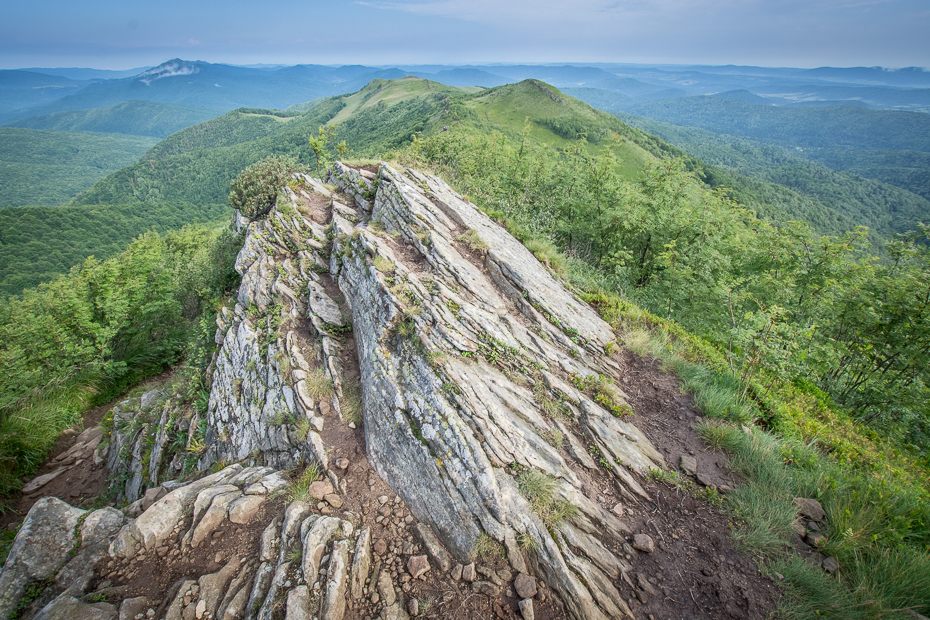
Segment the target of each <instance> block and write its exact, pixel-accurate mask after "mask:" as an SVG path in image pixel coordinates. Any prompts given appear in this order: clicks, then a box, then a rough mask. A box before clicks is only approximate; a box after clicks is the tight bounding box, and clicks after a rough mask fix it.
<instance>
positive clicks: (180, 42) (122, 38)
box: [0, 0, 930, 69]
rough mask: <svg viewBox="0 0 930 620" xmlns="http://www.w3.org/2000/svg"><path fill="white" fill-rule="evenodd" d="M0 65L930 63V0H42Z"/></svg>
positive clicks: (6, 18) (20, 17)
mask: <svg viewBox="0 0 930 620" xmlns="http://www.w3.org/2000/svg"><path fill="white" fill-rule="evenodd" d="M2 15H3V19H2V20H0V68H6V69H10V68H17V67H30V66H31V67H36V66H39V67H76V66H83V67H95V68H111V69H127V68H131V67H137V66H141V65H155V64H159V63H161V62H163V61H164V60H167V59H169V58H174V57H180V58H184V59H187V60H206V61H209V62H226V63H233V64H252V63H282V64H296V63H311V64H353V63H358V64H368V65H388V64H395V63H396V64H401V63H408V64H409V63H415V64H431V63H435V64H466V63H490V62H530V63H533V62H536V63H553V62H630V63H636V62H642V63H682V64H693V63H707V64H731V63H732V64H753V65H762V66H792V67H816V66H824V65H831V66H857V65H865V66H874V65H882V66H886V67H903V66H923V67H930V42H928V41H930V35H928V33H930V1H928V0H575V1H574V2H570V1H567V0H560V1H555V0H511V1H507V0H368V1H359V2H336V1H330V0H309V1H308V0H304V1H302V2H295V1H293V0H283V1H279V2H276V3H274V4H267V5H264V6H262V5H261V4H260V3H258V2H255V0H249V1H243V0H224V1H222V2H219V1H211V2H196V1H191V0H186V1H180V0H162V1H159V2H157V3H154V2H149V1H146V0H118V1H117V0H96V1H89V2H74V0H33V1H32V2H29V3H27V2H18V3H12V2H8V3H5V7H4V9H3V12H2Z"/></svg>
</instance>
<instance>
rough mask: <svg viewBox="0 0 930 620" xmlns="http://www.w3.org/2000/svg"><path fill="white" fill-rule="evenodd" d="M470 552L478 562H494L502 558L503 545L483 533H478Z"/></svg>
mask: <svg viewBox="0 0 930 620" xmlns="http://www.w3.org/2000/svg"><path fill="white" fill-rule="evenodd" d="M472 553H473V554H474V555H475V557H476V558H477V560H478V561H479V562H482V563H484V564H494V563H495V562H497V561H499V560H502V559H504V547H503V545H501V544H500V543H499V542H497V541H496V540H494V539H493V538H491V537H490V536H488V535H487V534H485V533H483V532H482V533H481V534H479V535H478V538H476V539H475V542H474V544H473V545H472Z"/></svg>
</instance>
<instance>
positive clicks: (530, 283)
mask: <svg viewBox="0 0 930 620" xmlns="http://www.w3.org/2000/svg"><path fill="white" fill-rule="evenodd" d="M327 181H328V182H329V185H326V186H324V185H323V184H322V183H320V182H319V181H317V180H315V179H312V178H310V177H307V176H304V175H296V176H295V178H294V180H293V182H291V183H289V184H288V186H287V187H285V188H282V191H281V194H280V195H279V199H278V204H277V205H276V206H275V208H274V209H273V210H272V212H271V213H270V214H269V216H268V217H267V218H265V219H262V220H256V221H249V220H247V219H245V218H243V217H241V216H238V215H237V216H236V217H235V218H234V227H235V228H236V229H237V230H238V231H240V232H241V233H242V234H243V236H244V244H243V247H242V250H241V251H240V253H239V256H238V259H237V261H236V269H237V271H239V273H240V274H241V275H242V282H241V286H240V288H239V291H238V294H237V296H236V299H235V300H234V301H233V302H232V303H230V304H229V305H227V307H224V308H223V309H222V310H221V311H220V313H219V314H218V316H217V332H216V338H215V340H216V343H217V353H216V356H215V358H214V363H213V364H212V365H211V368H210V371H209V373H208V375H209V378H210V379H211V380H212V387H211V390H210V394H209V404H208V406H207V409H206V413H204V414H202V415H199V414H195V415H194V417H193V419H187V418H185V417H183V416H179V415H178V411H177V410H176V408H174V406H173V404H172V403H173V400H172V398H170V397H168V396H166V395H165V394H160V393H150V394H146V395H144V396H143V398H142V399H141V400H142V402H141V403H132V402H129V401H127V402H126V403H123V404H121V405H120V407H118V408H117V410H116V411H115V418H119V419H121V420H122V422H121V423H119V424H114V428H113V431H112V432H111V434H110V437H109V438H108V440H107V441H106V442H105V445H102V446H101V447H100V448H97V454H98V456H97V458H99V459H100V460H101V461H102V460H103V459H104V458H107V459H108V462H109V465H110V470H111V471H112V472H114V473H117V474H119V475H117V476H115V477H114V484H115V485H117V486H116V491H117V494H118V495H119V496H120V497H121V498H122V499H124V500H126V501H129V502H133V503H132V504H131V505H130V506H129V507H128V508H127V509H126V510H125V513H126V515H125V516H124V514H123V513H120V512H119V511H115V510H113V509H104V511H108V512H106V514H104V513H103V512H102V511H96V512H92V513H86V514H85V513H83V512H82V511H78V510H77V509H74V508H71V507H69V506H67V505H66V504H64V503H63V502H58V503H57V504H56V503H55V502H56V501H57V500H42V501H41V502H40V503H41V504H42V506H41V507H40V505H39V504H36V506H37V508H34V511H36V512H35V514H33V513H30V517H29V518H30V519H32V521H31V523H34V524H35V526H32V525H30V527H29V528H26V527H24V528H23V532H26V531H27V529H28V531H30V532H31V531H32V530H33V529H35V527H50V528H52V529H53V530H54V529H55V528H58V529H61V532H59V534H57V535H56V536H58V538H61V541H59V542H60V544H59V545H58V547H57V551H56V553H61V551H62V550H66V549H69V548H73V549H74V550H75V553H76V555H75V556H74V558H75V559H74V560H71V562H72V563H74V562H75V561H76V559H77V558H78V557H81V558H83V560H82V562H81V563H80V567H83V568H82V571H83V572H82V573H81V574H82V575H83V577H82V578H81V579H76V578H74V579H72V577H70V576H68V575H71V573H72V572H74V571H73V570H72V571H70V572H69V571H68V570H67V567H68V566H71V564H70V563H69V564H67V565H65V567H64V568H62V566H61V564H60V563H57V562H53V561H50V562H48V566H45V567H42V568H39V569H36V568H35V567H33V566H32V565H31V564H29V562H26V561H25V560H23V559H22V558H24V557H26V556H28V555H29V554H31V553H32V551H31V550H30V548H29V547H28V545H29V543H28V540H27V539H28V536H25V535H23V534H22V532H21V536H24V537H23V539H22V543H21V544H20V538H19V537H18V538H17V545H19V547H16V545H14V553H13V554H12V555H11V561H10V562H8V564H7V566H6V567H5V568H4V571H3V573H2V574H0V594H2V596H3V599H2V604H3V605H7V607H6V608H5V609H7V610H9V609H14V608H16V607H17V606H18V605H19V606H20V607H21V601H22V600H23V597H24V596H25V593H26V591H27V590H28V589H29V587H32V585H34V584H36V583H39V582H42V583H52V582H54V583H55V584H57V585H56V586H55V587H50V588H47V589H46V590H45V591H44V592H43V594H42V595H41V596H40V597H39V598H38V599H36V600H35V601H33V602H32V603H31V605H30V606H29V607H28V608H26V610H25V612H24V613H23V615H22V617H24V618H28V617H37V618H38V617H41V618H45V617H49V618H51V617H87V618H90V617H101V618H113V617H117V616H119V617H120V618H123V617H127V618H128V617H157V618H159V619H160V618H172V619H174V618H185V619H188V617H189V616H190V617H195V618H197V619H198V620H200V619H202V618H204V617H209V618H230V619H232V618H249V619H251V618H272V617H274V618H284V617H286V618H288V619H291V618H310V617H315V618H324V619H327V620H329V619H335V620H342V618H344V617H345V618H356V617H357V618H359V619H361V618H374V617H380V618H382V619H384V620H387V619H388V618H402V617H405V616H406V615H407V614H408V612H409V613H411V614H413V615H417V613H419V607H418V605H419V604H420V603H419V599H418V598H416V596H415V594H416V592H417V591H418V590H417V588H419V587H421V586H420V585H419V584H421V583H424V582H425V581H427V580H437V579H438V580H445V581H444V582H443V583H446V584H453V585H452V586H448V588H451V589H449V590H448V591H449V592H451V591H452V590H455V591H458V590H460V589H461V588H462V587H464V588H466V589H467V590H470V591H472V592H474V593H477V594H480V595H483V596H485V597H489V599H490V601H491V602H492V603H493V608H494V609H495V611H497V610H498V609H500V611H499V614H498V615H500V614H504V613H505V612H504V609H505V608H506V601H508V600H510V601H512V603H511V607H510V609H511V612H510V613H511V614H512V613H514V612H513V611H512V610H515V609H519V613H520V614H521V615H522V616H523V617H524V618H533V617H535V614H536V613H540V612H541V613H542V616H541V617H563V616H568V617H572V618H577V619H581V618H593V619H597V618H620V617H631V618H632V617H634V615H633V612H632V611H631V608H630V605H629V604H628V603H627V601H628V600H630V599H625V598H624V597H623V596H621V593H620V590H619V589H618V588H620V585H621V584H622V583H623V582H626V583H627V584H631V586H630V587H631V588H633V589H634V590H636V591H637V592H639V590H643V591H650V590H651V591H652V593H654V588H652V586H650V585H649V584H648V582H645V577H643V576H642V575H641V574H638V573H633V572H632V570H633V566H632V564H631V560H632V558H633V557H634V556H635V554H637V553H646V554H648V553H651V552H652V551H653V550H654V549H655V545H654V543H653V541H652V539H651V538H650V537H649V536H646V535H643V534H641V533H640V534H637V535H635V536H634V532H633V529H632V528H631V527H630V526H629V525H628V523H627V522H625V521H624V510H623V508H622V507H620V506H616V505H615V503H614V502H608V501H606V500H605V498H604V497H603V496H607V495H608V493H607V491H608V490H610V491H611V492H610V494H609V495H619V496H621V497H625V498H627V500H629V502H630V503H636V502H637V501H640V500H644V499H647V498H648V496H647V494H646V492H645V490H644V488H643V482H642V481H643V477H644V476H645V474H647V473H648V471H649V470H651V469H654V468H664V467H665V466H666V463H665V460H664V458H663V455H662V454H661V453H660V452H659V451H658V450H657V449H656V448H655V447H654V446H653V445H652V443H651V442H650V441H649V439H648V438H647V437H646V435H645V434H644V433H643V432H641V431H640V429H638V428H637V427H636V426H634V425H633V424H632V423H630V422H629V421H628V420H627V419H626V416H627V415H628V414H629V413H630V412H631V407H630V403H629V399H628V397H627V396H626V394H624V392H623V391H622V390H621V389H620V388H619V387H617V384H616V382H615V380H617V379H619V378H621V377H622V373H623V369H622V367H621V364H620V362H619V361H618V360H619V358H618V355H617V349H618V347H617V345H616V340H615V338H616V336H615V334H614V333H613V330H612V329H611V327H610V326H609V325H608V324H607V323H605V322H604V321H603V320H601V319H600V318H599V317H598V315H597V313H596V312H595V311H594V310H592V309H591V308H590V307H589V306H588V305H587V304H586V303H584V302H583V301H582V300H581V299H579V298H578V297H577V296H576V295H574V294H573V293H571V291H569V290H568V289H566V288H565V286H563V285H562V284H561V283H560V282H559V281H558V280H557V279H556V278H555V277H554V276H553V275H552V274H551V273H550V272H549V271H548V270H547V269H546V267H544V266H543V265H542V264H541V263H540V262H539V261H538V260H537V259H536V258H535V257H534V256H533V254H532V253H531V252H529V251H528V250H527V249H526V248H525V247H523V245H522V244H520V243H519V242H518V241H517V240H516V239H514V238H513V237H512V236H511V235H510V234H509V233H508V232H507V231H506V230H505V229H504V228H502V227H501V226H500V225H498V224H497V223H495V222H494V221H492V220H491V219H489V218H488V217H487V216H486V215H484V214H483V213H481V212H480V211H479V210H478V209H477V208H475V207H474V205H472V204H470V203H469V202H468V201H467V199H465V198H464V197H462V196H460V195H459V194H457V193H456V192H455V191H453V190H452V189H451V188H450V187H449V186H448V185H447V184H446V183H444V182H443V181H442V180H440V179H439V178H437V177H434V176H431V175H426V174H421V173H419V172H416V171H414V170H411V169H407V170H405V171H399V170H395V169H393V168H391V167H390V166H388V165H386V164H381V166H380V167H378V168H377V170H372V169H364V168H359V169H356V168H351V167H348V166H345V165H343V164H341V163H336V164H335V165H334V166H333V168H332V170H331V172H330V176H329V178H328V179H327ZM146 400H148V402H145V401H146ZM145 412H148V413H145ZM143 414H144V415H143ZM146 415H147V416H148V418H150V422H146V423H140V422H138V420H140V419H141V418H142V417H144V416H146ZM169 431H170V432H169ZM179 434H180V435H181V436H186V441H185V442H181V443H180V446H178V445H174V444H172V443H171V442H169V440H168V439H169V435H173V436H177V435H179ZM149 436H151V437H153V438H154V439H148V437H149ZM175 443H177V442H175ZM172 446H173V447H172ZM94 448H96V443H95V444H94ZM179 448H180V451H179ZM190 455H196V456H195V457H191V456H190ZM192 459H193V460H192ZM227 463H236V464H234V465H231V466H228V465H226V464H227ZM309 464H314V467H316V468H317V469H318V471H319V472H320V476H319V477H318V479H317V480H316V481H315V482H314V483H313V485H311V488H310V495H311V497H310V498H306V497H305V498H304V499H301V500H298V501H289V502H285V501H283V500H282V499H281V497H280V493H281V492H283V491H284V490H285V489H287V488H289V479H288V476H289V474H287V473H286V472H283V471H281V470H284V469H287V468H293V467H303V466H306V465H309ZM191 465H193V466H194V467H195V468H196V469H198V470H199V471H201V472H204V473H206V472H207V470H209V469H211V468H212V469H213V470H214V471H216V473H213V474H210V475H208V476H206V477H202V478H200V479H199V480H194V481H193V482H186V483H181V482H177V481H175V480H169V479H170V478H172V477H176V476H178V475H180V474H182V473H183V472H184V471H186V469H185V467H187V468H189V467H190V466H191ZM165 480H167V481H165ZM160 481H161V482H160ZM291 488H292V487H291ZM601 489H603V490H601ZM395 494H396V495H395ZM58 504H61V506H59V505H58ZM50 511H51V512H54V513H55V514H56V515H57V514H58V512H62V511H64V512H63V513H62V514H66V515H69V516H67V518H59V517H49V516H48V515H49V514H51V513H50ZM55 511H58V512H55ZM74 511H77V512H74ZM72 513H73V514H72ZM98 513H100V514H99V515H98ZM111 513H112V514H111ZM95 515H97V516H95ZM104 517H106V518H104ZM69 519H70V520H69ZM82 519H83V523H84V524H85V525H86V523H87V522H88V521H91V522H97V521H101V522H102V523H106V524H107V527H106V528H104V527H103V526H101V527H100V528H98V530H99V531H98V532H97V533H96V534H94V535H93V536H91V535H88V536H84V535H83V532H84V530H83V527H84V525H81V526H80V528H78V529H80V537H79V538H75V532H77V530H76V529H75V528H76V527H77V523H78V521H80V520H82ZM72 521H74V522H75V523H74V524H72V523H71V522H72ZM56 523H57V525H56ZM62 528H63V529H62ZM56 531H57V530H56ZM95 531H97V530H95ZM53 539H55V537H54V536H52V537H51V538H49V540H53ZM223 539H228V540H229V541H240V543H241V545H242V548H239V549H235V548H223V547H222V541H223ZM249 541H252V543H254V544H252V543H250V542H249ZM240 543H237V544H240ZM250 544H252V546H251V547H249V546H248V545H250ZM489 545H490V548H491V549H492V550H493V549H494V548H501V549H503V550H505V554H501V555H500V556H498V558H497V559H496V560H495V559H493V553H492V554H490V556H489V555H487V554H486V551H487V550H488V548H489ZM214 549H220V551H215V552H214ZM52 555H54V553H53V554H52ZM505 557H506V560H504V558H505ZM198 558H200V559H199V560H198ZM152 562H154V563H155V564H156V565H157V566H158V567H161V568H159V569H157V570H164V571H165V577H164V579H168V577H169V576H170V577H171V579H169V581H170V583H168V582H165V583H164V584H162V585H161V586H159V587H157V588H156V587H155V586H153V587H152V588H151V589H149V590H146V591H145V592H146V595H145V596H142V595H141V594H140V593H141V592H142V590H141V589H140V587H139V586H138V585H136V586H133V585H132V584H133V583H138V580H140V579H142V577H141V576H142V575H144V574H146V572H145V571H146V570H152V569H151V566H150V565H151V563H152ZM185 562H187V564H186V565H185V564H184V563H185ZM198 562H199V564H198ZM195 565H196V566H195ZM88 566H90V567H91V568H90V569H88ZM147 566H149V568H146V567H147ZM179 566H180V568H179ZM16 567H19V568H16ZM77 568H79V567H78V565H77V564H75V566H74V569H75V570H77ZM634 574H635V575H636V577H634ZM179 576H180V578H177V579H175V577H179ZM637 578H639V581H638V582H637V583H638V590H637V586H633V585H632V584H633V583H634V580H635V579H637ZM134 580H136V581H134ZM156 581H157V580H156ZM643 583H645V584H646V585H645V586H644V585H643ZM444 587H445V586H444ZM133 588H135V589H133ZM159 588H160V589H159ZM143 589H144V588H143ZM546 591H551V592H552V593H554V594H555V599H556V600H553V597H551V596H550V597H548V599H547V597H546V596H545V594H544V592H546ZM93 592H96V593H97V594H98V595H100V593H103V594H104V595H107V596H108V597H109V598H108V600H109V599H112V598H113V597H116V598H118V599H120V600H123V606H126V605H130V607H131V609H130V607H126V609H123V608H122V607H121V608H119V609H117V608H115V607H113V606H112V605H111V606H110V607H107V604H106V603H94V602H92V601H91V600H89V599H88V596H87V595H88V593H93ZM637 596H640V597H641V600H642V601H643V602H644V601H645V598H644V597H645V595H643V594H642V593H641V592H639V593H638V594H637ZM447 598H448V597H446V596H443V597H442V600H441V602H440V603H439V605H440V607H442V605H444V604H447V603H449V604H453V603H454V604H458V603H457V602H455V601H458V599H455V598H454V597H452V598H448V600H447ZM143 599H144V600H143ZM453 599H454V600H453ZM465 600H466V601H467V597H466V598H465ZM534 601H535V604H536V606H537V608H536V611H535V612H534ZM502 603H504V605H503V607H502V605H501V604H502ZM517 603H519V605H517ZM464 604H465V603H464V602H462V605H464ZM95 605H96V606H95ZM553 605H554V606H553ZM540 606H542V608H541V607H540ZM136 609H138V610H139V611H133V612H132V614H130V615H126V614H129V612H130V611H131V610H136ZM124 612H125V613H124ZM140 613H141V614H142V616H139V615H138V614H140ZM55 614H59V615H55ZM61 614H64V615H63V616H62V615H61ZM80 614H83V615H80ZM501 617H504V616H501Z"/></svg>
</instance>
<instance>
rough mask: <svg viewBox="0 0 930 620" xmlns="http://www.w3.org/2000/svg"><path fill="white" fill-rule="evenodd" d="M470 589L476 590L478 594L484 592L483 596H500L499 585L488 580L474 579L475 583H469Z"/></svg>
mask: <svg viewBox="0 0 930 620" xmlns="http://www.w3.org/2000/svg"><path fill="white" fill-rule="evenodd" d="M471 589H472V590H474V591H475V592H478V593H479V594H484V595H485V596H489V597H491V598H495V597H497V596H500V593H501V589H500V586H498V585H496V584H494V583H492V582H490V581H476V582H475V583H473V584H471Z"/></svg>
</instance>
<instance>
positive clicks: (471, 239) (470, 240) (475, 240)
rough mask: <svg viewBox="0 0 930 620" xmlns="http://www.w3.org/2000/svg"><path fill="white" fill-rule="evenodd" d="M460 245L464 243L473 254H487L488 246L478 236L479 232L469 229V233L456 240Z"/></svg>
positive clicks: (466, 232)
mask: <svg viewBox="0 0 930 620" xmlns="http://www.w3.org/2000/svg"><path fill="white" fill-rule="evenodd" d="M455 240H456V241H458V242H459V243H464V244H465V247H467V248H468V249H469V250H471V251H472V252H487V250H488V244H487V243H485V242H484V240H483V239H482V238H481V237H480V236H479V235H478V231H477V230H474V229H472V228H469V229H468V230H467V231H465V232H464V233H462V234H461V235H459V236H458V237H456V238H455Z"/></svg>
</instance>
